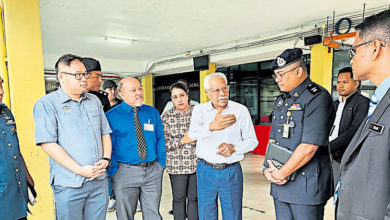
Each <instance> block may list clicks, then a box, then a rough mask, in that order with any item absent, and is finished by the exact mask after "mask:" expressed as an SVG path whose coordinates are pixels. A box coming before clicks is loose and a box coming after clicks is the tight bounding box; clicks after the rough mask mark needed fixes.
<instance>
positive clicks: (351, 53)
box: [347, 40, 375, 59]
mask: <svg viewBox="0 0 390 220" xmlns="http://www.w3.org/2000/svg"><path fill="white" fill-rule="evenodd" d="M374 41H375V40H370V41H366V42H363V43H360V44H356V45H355V46H352V47H350V48H348V49H347V51H348V55H349V57H350V58H351V59H352V58H353V57H354V56H355V54H356V48H358V47H360V46H363V45H366V44H369V43H372V42H374Z"/></svg>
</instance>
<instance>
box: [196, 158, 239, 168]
mask: <svg viewBox="0 0 390 220" xmlns="http://www.w3.org/2000/svg"><path fill="white" fill-rule="evenodd" d="M199 161H201V162H202V163H204V164H205V165H206V166H209V167H211V168H213V169H216V170H223V169H226V168H228V167H231V166H234V165H236V164H238V162H234V163H209V162H207V161H205V160H203V159H199Z"/></svg>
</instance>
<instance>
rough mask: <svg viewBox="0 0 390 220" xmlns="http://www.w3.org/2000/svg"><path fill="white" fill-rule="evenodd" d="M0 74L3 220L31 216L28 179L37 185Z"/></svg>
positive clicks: (0, 152) (0, 203) (0, 156)
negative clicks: (22, 147)
mask: <svg viewBox="0 0 390 220" xmlns="http://www.w3.org/2000/svg"><path fill="white" fill-rule="evenodd" d="M3 93H4V91H3V79H2V78H1V77H0V132H1V133H0V136H1V138H0V143H1V144H0V209H1V210H0V219H1V220H15V219H27V202H28V195H27V181H28V182H29V184H30V185H31V186H34V181H33V180H32V178H31V176H30V173H29V172H28V170H27V167H26V164H25V162H24V159H23V157H22V155H21V153H20V149H19V141H18V135H17V133H16V125H15V119H14V116H13V115H12V113H11V111H10V110H9V109H8V108H7V106H6V105H4V104H1V103H2V99H3Z"/></svg>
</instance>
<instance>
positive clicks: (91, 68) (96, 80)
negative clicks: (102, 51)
mask: <svg viewBox="0 0 390 220" xmlns="http://www.w3.org/2000/svg"><path fill="white" fill-rule="evenodd" d="M82 62H83V64H84V66H85V69H87V71H88V72H90V73H91V77H90V78H89V79H87V83H88V85H87V91H88V92H89V93H91V94H94V95H96V96H97V97H98V98H99V100H100V101H101V102H102V105H103V110H104V112H107V111H108V110H109V109H110V108H111V105H110V102H109V101H108V94H107V93H106V92H104V91H101V90H99V88H100V85H101V84H102V82H103V80H102V75H103V73H102V68H101V67H100V63H99V61H97V60H95V59H93V58H89V57H84V58H83V59H82Z"/></svg>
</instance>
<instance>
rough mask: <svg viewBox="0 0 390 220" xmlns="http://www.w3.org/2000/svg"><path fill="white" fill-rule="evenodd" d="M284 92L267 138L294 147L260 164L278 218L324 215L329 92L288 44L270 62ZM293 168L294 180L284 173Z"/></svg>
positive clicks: (327, 189) (327, 188)
mask: <svg viewBox="0 0 390 220" xmlns="http://www.w3.org/2000/svg"><path fill="white" fill-rule="evenodd" d="M271 69H272V70H273V71H274V73H275V74H274V78H275V81H276V83H277V84H278V86H279V88H280V90H281V92H282V94H281V95H279V96H278V97H277V99H276V101H275V103H274V108H273V114H272V115H273V118H272V128H271V133H270V140H269V141H270V142H274V143H275V144H276V145H279V146H280V147H284V148H287V149H288V150H290V151H292V152H293V153H292V155H291V157H290V158H289V159H288V161H287V162H286V163H285V164H284V165H283V164H282V166H281V167H279V168H280V169H277V168H276V167H275V166H274V164H273V163H272V162H271V161H267V162H268V164H269V168H267V169H265V170H264V176H265V178H266V179H267V180H268V181H269V182H270V183H271V196H272V197H273V198H274V206H275V212H276V219H278V220H285V219H299V220H315V219H323V216H324V207H325V204H326V202H327V200H328V199H329V198H330V196H331V169H332V168H331V164H330V157H329V152H328V138H329V131H330V129H331V126H332V124H331V122H332V117H333V111H332V98H331V96H330V95H329V93H328V92H327V91H326V90H325V89H324V88H323V87H321V86H319V85H318V84H316V83H314V82H312V81H311V80H310V78H309V77H308V75H307V69H306V64H305V62H304V61H303V57H302V50H301V49H297V48H296V49H287V50H285V51H284V52H283V53H282V54H280V55H279V56H278V57H276V59H275V60H274V61H273V62H272V64H271ZM294 172H296V177H295V180H294V181H291V180H290V181H287V180H286V178H287V177H288V176H289V175H290V174H292V173H294Z"/></svg>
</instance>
